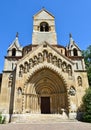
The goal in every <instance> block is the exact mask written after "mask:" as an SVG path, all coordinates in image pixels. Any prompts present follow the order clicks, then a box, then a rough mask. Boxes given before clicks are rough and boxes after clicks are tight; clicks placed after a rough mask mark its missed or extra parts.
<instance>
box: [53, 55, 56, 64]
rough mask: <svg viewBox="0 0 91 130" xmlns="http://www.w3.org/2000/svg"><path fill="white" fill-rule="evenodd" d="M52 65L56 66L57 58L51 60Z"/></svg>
mask: <svg viewBox="0 0 91 130" xmlns="http://www.w3.org/2000/svg"><path fill="white" fill-rule="evenodd" d="M52 63H53V64H54V65H57V58H56V57H55V56H54V57H53V59H52Z"/></svg>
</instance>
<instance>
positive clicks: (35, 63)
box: [34, 56, 38, 65]
mask: <svg viewBox="0 0 91 130" xmlns="http://www.w3.org/2000/svg"><path fill="white" fill-rule="evenodd" d="M37 64H38V59H37V56H34V65H37Z"/></svg>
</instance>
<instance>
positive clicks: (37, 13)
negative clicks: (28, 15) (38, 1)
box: [33, 8, 55, 18]
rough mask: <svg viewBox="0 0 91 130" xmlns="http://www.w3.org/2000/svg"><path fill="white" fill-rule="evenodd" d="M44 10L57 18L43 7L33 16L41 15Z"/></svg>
mask: <svg viewBox="0 0 91 130" xmlns="http://www.w3.org/2000/svg"><path fill="white" fill-rule="evenodd" d="M42 12H45V13H46V14H48V15H50V16H51V17H52V18H55V17H54V16H53V15H52V14H51V13H50V12H48V11H47V10H46V9H45V8H42V9H41V10H40V11H39V12H38V13H36V14H35V15H34V16H33V18H35V17H36V16H38V15H40V14H41V13H42Z"/></svg>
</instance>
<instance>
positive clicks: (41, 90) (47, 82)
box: [22, 65, 70, 112]
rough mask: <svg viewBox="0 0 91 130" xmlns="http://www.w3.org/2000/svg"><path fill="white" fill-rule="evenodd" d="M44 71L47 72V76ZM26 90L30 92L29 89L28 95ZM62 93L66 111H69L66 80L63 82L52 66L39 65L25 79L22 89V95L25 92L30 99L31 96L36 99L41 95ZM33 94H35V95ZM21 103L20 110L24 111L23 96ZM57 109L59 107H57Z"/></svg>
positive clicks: (63, 79) (24, 100)
mask: <svg viewBox="0 0 91 130" xmlns="http://www.w3.org/2000/svg"><path fill="white" fill-rule="evenodd" d="M46 71H48V74H47V72H46ZM45 72H46V74H43V73H45ZM51 73H52V74H51ZM40 76H41V77H40ZM54 79H55V80H54ZM30 82H31V84H30ZM61 82H62V84H63V85H64V86H65V90H64V89H63V90H62V88H61V86H60V85H61ZM30 86H31V87H30ZM27 89H28V91H30V90H29V89H31V91H30V93H28V91H27ZM35 90H36V91H35ZM62 91H63V92H64V91H65V94H66V100H67V99H68V101H67V104H68V105H67V110H69V105H70V102H69V94H68V86H67V83H66V80H65V78H64V76H63V75H62V74H60V72H59V71H58V70H57V69H55V66H52V65H51V66H50V65H44V66H42V65H41V66H40V67H39V68H36V67H35V70H33V71H32V73H31V74H30V75H29V76H28V78H27V79H26V82H25V85H24V87H23V93H24V94H25V93H26V92H27V94H30V95H31V97H32V96H33V95H35V96H33V97H37V95H41V94H43V95H46V94H47V95H51V94H54V95H55V94H58V93H59V95H60V92H62ZM35 92H37V93H35ZM36 94H37V95H36ZM57 97H59V98H61V97H60V96H57ZM57 97H56V98H57ZM36 100H39V99H36ZM51 100H52V99H51ZM53 100H54V99H53ZM58 100H59V99H58ZM66 100H65V101H66ZM22 101H23V103H22V104H23V108H22V109H23V110H25V108H26V107H25V104H24V102H26V99H25V96H23V99H22ZM59 107H60V105H59ZM31 109H33V108H31ZM55 109H56V108H55ZM60 109H61V108H60ZM31 111H32V110H31ZM53 111H54V112H55V111H56V110H52V112H53ZM56 112H57V111H56Z"/></svg>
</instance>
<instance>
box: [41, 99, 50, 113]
mask: <svg viewBox="0 0 91 130" xmlns="http://www.w3.org/2000/svg"><path fill="white" fill-rule="evenodd" d="M41 113H44V114H49V113H50V97H41Z"/></svg>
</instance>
